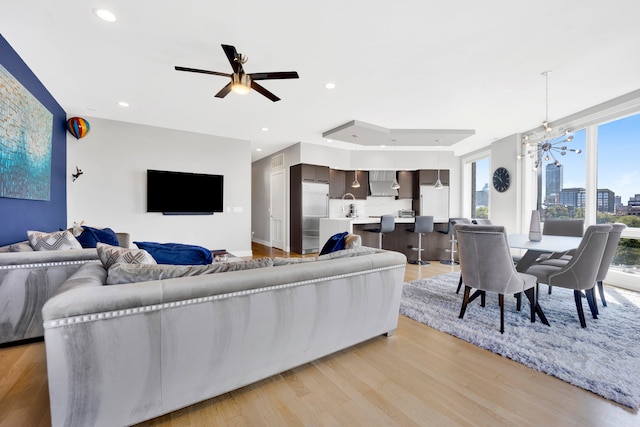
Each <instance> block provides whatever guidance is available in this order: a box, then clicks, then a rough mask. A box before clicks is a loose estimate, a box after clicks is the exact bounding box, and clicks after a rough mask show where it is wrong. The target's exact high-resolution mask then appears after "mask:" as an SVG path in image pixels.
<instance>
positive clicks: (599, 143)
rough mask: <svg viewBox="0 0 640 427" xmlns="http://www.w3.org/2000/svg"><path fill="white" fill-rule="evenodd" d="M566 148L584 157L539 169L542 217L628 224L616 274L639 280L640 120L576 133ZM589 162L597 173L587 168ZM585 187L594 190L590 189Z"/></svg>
mask: <svg viewBox="0 0 640 427" xmlns="http://www.w3.org/2000/svg"><path fill="white" fill-rule="evenodd" d="M567 145H568V146H569V145H570V146H571V147H570V148H574V149H580V150H582V153H581V154H578V155H576V154H575V153H572V152H567V154H566V155H564V156H560V157H558V160H559V161H560V162H561V166H560V167H558V166H556V165H555V164H553V163H545V162H543V165H541V166H540V169H542V170H543V171H544V172H539V173H540V175H541V176H540V175H539V176H538V183H539V185H538V191H539V194H538V200H539V201H541V202H542V205H541V208H540V213H541V217H542V218H543V220H544V219H545V218H546V219H550V218H584V219H587V218H595V222H596V223H599V224H604V223H613V222H621V223H624V224H626V225H627V227H628V228H627V229H626V230H625V232H624V233H623V238H622V239H620V243H619V245H618V250H617V252H616V255H615V257H614V260H613V262H612V268H613V269H617V270H619V271H623V272H625V273H633V274H640V239H639V238H638V237H640V168H638V159H640V114H636V115H632V116H629V117H625V118H621V119H615V120H612V121H608V122H606V123H598V124H593V125H590V126H587V127H585V128H584V129H581V130H578V131H576V132H574V140H573V141H572V142H570V143H568V144H567ZM589 156H592V158H594V159H595V161H596V164H597V167H593V168H587V166H586V165H587V159H588V158H589ZM587 182H593V183H594V184H593V185H592V186H591V187H589V186H588V185H587ZM590 188H591V189H590ZM589 191H593V197H591V198H590V197H589V194H588V192H589ZM589 200H591V202H589ZM589 203H591V204H592V205H591V206H590V205H589ZM590 210H591V216H589V214H588V213H587V212H589V211H590Z"/></svg>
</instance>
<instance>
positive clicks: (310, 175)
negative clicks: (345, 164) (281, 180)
mask: <svg viewBox="0 0 640 427" xmlns="http://www.w3.org/2000/svg"><path fill="white" fill-rule="evenodd" d="M295 166H300V174H301V181H303V182H322V183H327V184H328V183H329V167H328V166H317V165H308V164H304V163H301V164H300V165H295Z"/></svg>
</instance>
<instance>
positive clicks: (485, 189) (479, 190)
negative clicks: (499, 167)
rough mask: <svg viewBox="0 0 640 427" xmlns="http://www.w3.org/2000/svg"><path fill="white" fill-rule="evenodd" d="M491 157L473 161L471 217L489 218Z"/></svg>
mask: <svg viewBox="0 0 640 427" xmlns="http://www.w3.org/2000/svg"><path fill="white" fill-rule="evenodd" d="M489 165H490V162H489V157H485V158H483V159H480V160H476V161H475V162H472V163H471V188H473V191H472V192H471V217H472V218H489Z"/></svg>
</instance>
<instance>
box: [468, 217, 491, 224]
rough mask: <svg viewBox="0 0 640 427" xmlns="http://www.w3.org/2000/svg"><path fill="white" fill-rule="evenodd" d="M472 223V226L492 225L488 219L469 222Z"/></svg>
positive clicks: (475, 219)
mask: <svg viewBox="0 0 640 427" xmlns="http://www.w3.org/2000/svg"><path fill="white" fill-rule="evenodd" d="M471 222H472V223H474V224H478V225H492V224H493V222H491V220H490V219H488V218H474V219H472V220H471Z"/></svg>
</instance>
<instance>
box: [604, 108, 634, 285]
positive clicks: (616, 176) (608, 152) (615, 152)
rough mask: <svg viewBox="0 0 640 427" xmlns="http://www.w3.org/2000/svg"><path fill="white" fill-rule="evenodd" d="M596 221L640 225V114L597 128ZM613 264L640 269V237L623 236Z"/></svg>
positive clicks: (628, 268)
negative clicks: (639, 166)
mask: <svg viewBox="0 0 640 427" xmlns="http://www.w3.org/2000/svg"><path fill="white" fill-rule="evenodd" d="M597 129H598V131H597V148H598V174H597V189H596V190H597V196H596V209H597V212H596V221H597V222H598V223H599V224H606V223H612V222H622V223H624V224H626V225H627V226H628V227H632V228H640V170H638V165H637V164H638V158H640V144H638V141H640V114H636V115H633V116H630V117H626V118H623V119H619V120H615V121H612V122H609V123H606V124H602V125H600V126H598V127H597ZM612 267H614V268H618V269H621V270H623V271H626V272H636V273H637V272H640V240H637V239H630V238H623V239H621V240H620V244H619V245H618V250H617V252H616V255H615V257H614V259H613V262H612Z"/></svg>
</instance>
